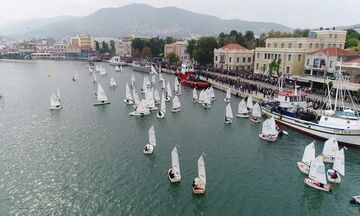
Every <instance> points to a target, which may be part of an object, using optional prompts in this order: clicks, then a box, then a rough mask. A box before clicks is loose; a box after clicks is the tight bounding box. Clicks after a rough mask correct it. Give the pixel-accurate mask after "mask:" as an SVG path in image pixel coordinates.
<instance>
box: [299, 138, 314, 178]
mask: <svg viewBox="0 0 360 216" xmlns="http://www.w3.org/2000/svg"><path fill="white" fill-rule="evenodd" d="M314 159H315V141H312V142H311V143H310V144H309V145H307V146H306V147H305V150H304V154H303V157H302V160H301V162H297V165H298V168H299V170H300V171H301V172H303V173H305V174H309V170H310V163H311V161H312V160H314Z"/></svg>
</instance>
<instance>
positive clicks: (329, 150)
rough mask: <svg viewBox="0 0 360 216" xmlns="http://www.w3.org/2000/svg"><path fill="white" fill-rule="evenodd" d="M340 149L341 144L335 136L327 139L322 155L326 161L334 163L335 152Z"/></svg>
mask: <svg viewBox="0 0 360 216" xmlns="http://www.w3.org/2000/svg"><path fill="white" fill-rule="evenodd" d="M337 151H339V144H338V142H337V140H336V138H335V137H331V138H330V139H328V140H326V141H325V143H324V148H323V151H322V157H323V160H324V162H327V163H334V160H335V152H337Z"/></svg>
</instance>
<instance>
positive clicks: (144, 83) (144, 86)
mask: <svg viewBox="0 0 360 216" xmlns="http://www.w3.org/2000/svg"><path fill="white" fill-rule="evenodd" d="M147 80H148V78H147V76H144V80H143V86H142V89H143V90H145V89H147V86H148V84H147V83H148V81H147Z"/></svg>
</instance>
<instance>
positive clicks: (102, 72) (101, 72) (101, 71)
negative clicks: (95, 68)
mask: <svg viewBox="0 0 360 216" xmlns="http://www.w3.org/2000/svg"><path fill="white" fill-rule="evenodd" d="M100 75H101V76H105V75H106V70H105V68H101V70H100Z"/></svg>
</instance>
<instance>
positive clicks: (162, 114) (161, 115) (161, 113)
mask: <svg viewBox="0 0 360 216" xmlns="http://www.w3.org/2000/svg"><path fill="white" fill-rule="evenodd" d="M165 113H166V103H165V95H164V92H162V93H161V105H160V110H159V112H158V113H157V114H156V117H157V118H160V119H162V118H164V117H165Z"/></svg>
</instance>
